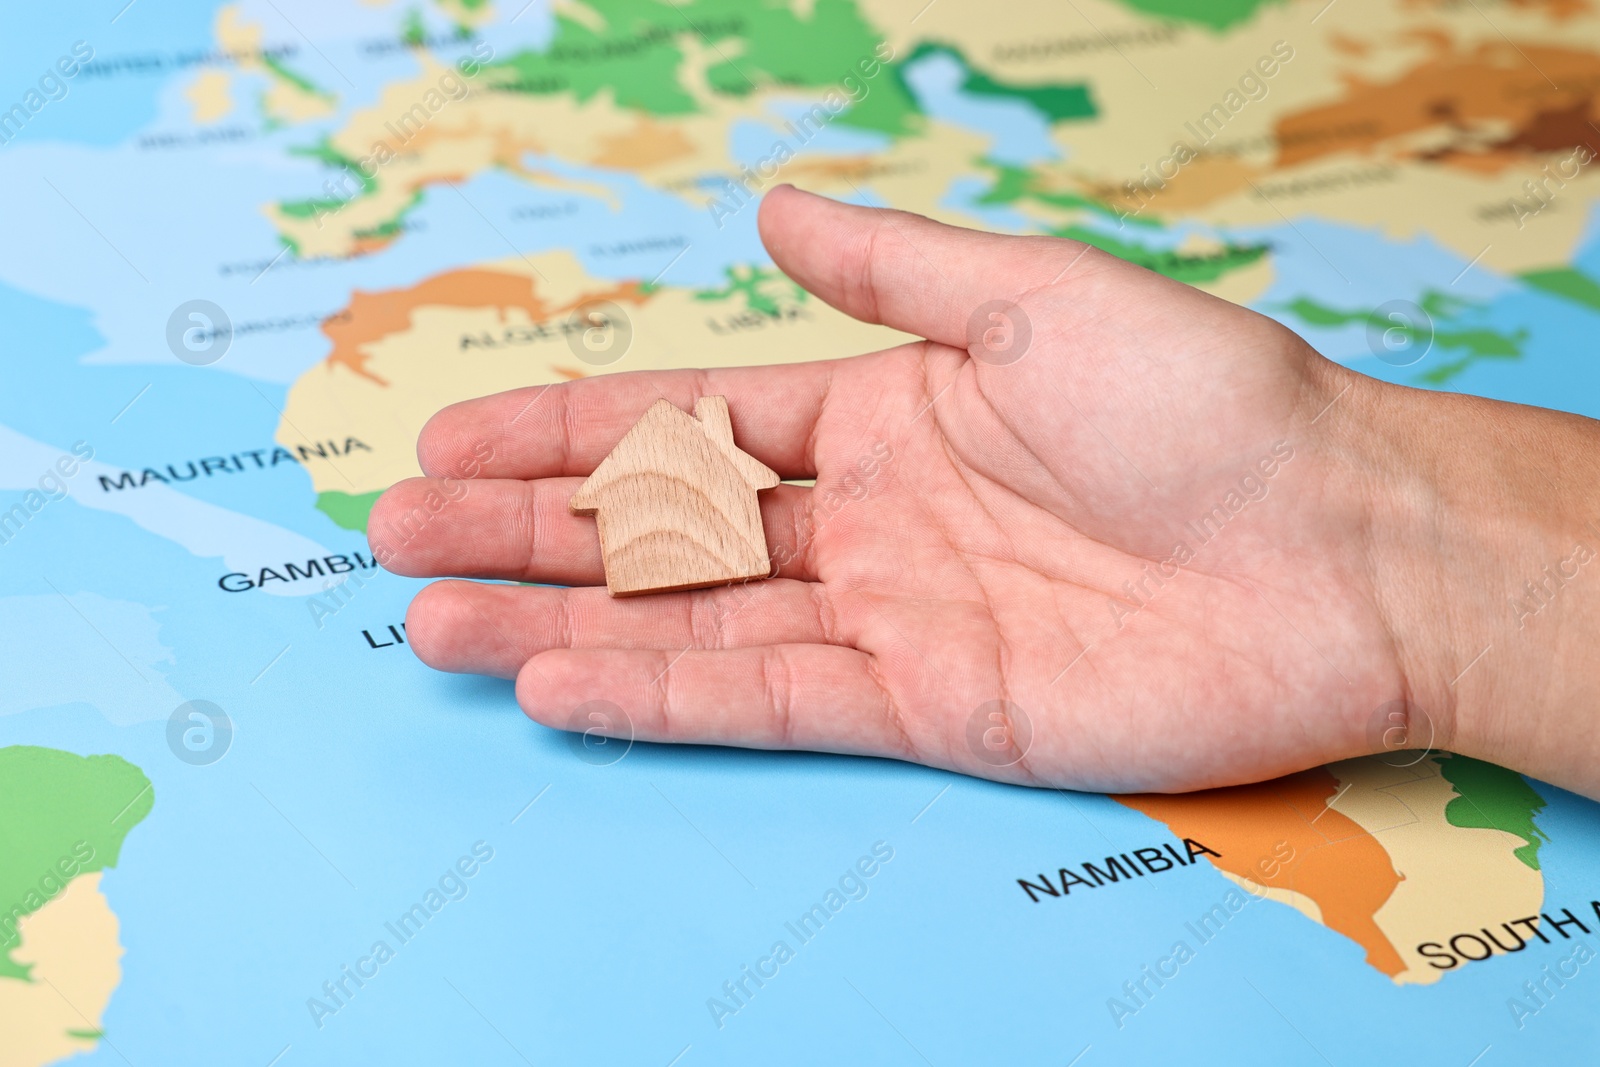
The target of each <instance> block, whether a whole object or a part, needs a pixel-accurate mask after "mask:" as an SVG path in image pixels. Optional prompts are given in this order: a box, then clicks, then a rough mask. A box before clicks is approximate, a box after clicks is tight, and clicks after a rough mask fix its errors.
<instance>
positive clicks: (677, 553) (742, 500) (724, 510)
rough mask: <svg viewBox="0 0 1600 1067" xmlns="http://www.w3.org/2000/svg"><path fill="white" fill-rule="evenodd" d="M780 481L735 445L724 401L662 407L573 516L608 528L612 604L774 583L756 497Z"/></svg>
mask: <svg viewBox="0 0 1600 1067" xmlns="http://www.w3.org/2000/svg"><path fill="white" fill-rule="evenodd" d="M778 481H779V479H778V475H777V474H776V473H775V472H774V471H772V470H771V469H769V468H768V467H766V466H765V465H764V464H762V463H760V462H758V461H757V460H756V459H755V458H753V457H752V456H750V455H748V454H746V453H744V452H741V451H740V450H739V447H738V446H737V445H735V444H734V443H733V421H732V419H731V418H729V415H728V401H727V399H726V398H725V397H720V396H707V397H701V398H700V399H699V400H698V401H696V402H695V405H694V415H693V416H690V415H688V414H687V413H685V412H684V411H682V410H680V409H678V408H677V407H674V406H673V405H672V404H671V403H670V402H669V401H667V400H657V401H656V402H655V403H654V404H652V405H650V409H649V410H648V411H646V412H645V413H644V415H643V416H642V417H641V418H640V419H639V421H638V422H636V423H634V424H633V428H632V429H631V430H629V431H628V432H627V433H626V434H625V435H623V438H622V440H621V441H619V442H618V443H617V447H616V448H613V449H612V450H611V454H610V455H608V456H606V458H605V459H604V460H602V461H601V462H600V465H599V466H598V467H596V468H595V471H594V473H593V474H591V475H590V476H589V478H588V480H587V481H585V482H584V483H583V484H582V485H581V486H579V487H578V491H577V492H575V493H573V494H572V500H571V503H570V504H569V505H568V506H569V507H570V508H571V509H572V511H573V512H574V513H575V514H578V515H593V516H595V520H596V522H597V523H598V524H599V527H600V554H601V556H602V557H603V559H604V561H605V570H606V590H607V591H608V592H609V593H610V594H611V595H612V596H633V595H634V594H637V593H662V592H667V591H669V590H675V589H699V588H702V587H704V586H710V585H726V584H727V583H729V582H738V581H745V580H748V579H751V578H765V577H767V576H768V575H769V574H770V572H771V566H772V565H771V562H770V561H769V560H768V558H767V537H766V532H765V531H764V530H763V529H762V527H761V506H760V502H759V501H758V500H757V498H756V492H757V491H758V490H761V489H771V488H773V487H774V486H776V485H777V484H778Z"/></svg>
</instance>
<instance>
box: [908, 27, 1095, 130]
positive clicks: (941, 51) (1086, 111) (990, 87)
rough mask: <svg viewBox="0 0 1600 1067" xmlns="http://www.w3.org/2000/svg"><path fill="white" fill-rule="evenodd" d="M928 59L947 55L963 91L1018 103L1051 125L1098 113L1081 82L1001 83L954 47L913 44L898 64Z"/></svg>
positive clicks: (1086, 88)
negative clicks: (958, 72)
mask: <svg viewBox="0 0 1600 1067" xmlns="http://www.w3.org/2000/svg"><path fill="white" fill-rule="evenodd" d="M928 56H948V57H949V58H951V59H953V60H955V61H956V62H957V63H958V64H960V66H961V69H962V70H963V71H964V72H965V75H966V77H965V80H964V81H963V82H962V84H961V89H962V91H963V92H968V93H972V94H974V95H976V96H995V97H1000V98H1001V99H1005V100H1019V101H1021V102H1023V103H1025V104H1028V105H1030V106H1032V107H1033V108H1035V109H1036V110H1038V111H1040V112H1042V113H1043V114H1044V116H1045V117H1046V118H1048V119H1049V120H1050V121H1051V122H1065V121H1068V120H1070V119H1092V118H1094V117H1095V116H1096V115H1098V114H1099V110H1098V109H1097V108H1096V107H1095V106H1094V98H1093V97H1091V96H1090V95H1089V86H1088V85H1086V84H1084V83H1082V82H1072V83H1062V84H1045V85H1018V84H1015V83H1012V82H1002V81H998V80H996V79H994V78H991V77H989V76H988V75H987V74H984V73H983V72H982V71H980V70H978V69H976V68H975V67H973V65H972V64H971V63H969V62H967V57H966V56H965V55H963V54H962V52H961V50H960V49H958V48H956V47H955V46H954V45H948V44H934V43H923V44H919V45H917V47H916V49H915V51H913V52H912V53H911V54H910V55H909V56H907V57H906V59H905V61H904V63H902V64H901V65H900V68H899V69H900V70H904V69H905V68H906V67H909V66H910V65H911V64H913V63H915V62H917V61H918V60H919V59H925V58H927V57H928Z"/></svg>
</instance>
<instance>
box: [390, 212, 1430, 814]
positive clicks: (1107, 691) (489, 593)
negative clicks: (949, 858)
mask: <svg viewBox="0 0 1600 1067" xmlns="http://www.w3.org/2000/svg"><path fill="white" fill-rule="evenodd" d="M761 226H762V234H763V238H764V240H765V241H766V244H767V247H768V249H769V250H770V252H771V253H772V255H773V257H774V258H775V260H776V261H777V263H778V265H779V266H780V267H781V268H782V269H783V270H784V271H785V272H787V273H788V274H789V275H790V276H791V277H793V278H794V279H795V280H797V281H798V282H799V283H800V284H802V285H804V286H805V287H806V288H807V289H808V290H810V291H811V292H813V293H815V294H816V295H817V296H819V297H821V298H822V299H823V300H825V301H827V302H828V303H830V304H833V305H834V306H836V307H838V308H840V309H842V310H843V311H845V312H847V313H849V314H851V315H853V316H855V317H857V318H860V319H863V320H866V321H869V322H875V323H883V324H885V325H888V326H891V327H894V328H896V329H900V330H903V331H906V332H908V333H911V334H914V335H916V336H918V337H923V338H926V339H927V340H926V341H925V342H920V343H914V344H909V345H905V346H902V347H899V348H896V349H892V350H890V351H886V352H879V353H876V354H872V355H864V356H858V357H855V358H850V359H839V360H831V361H823V362H815V363H804V364H795V365H788V366H781V367H752V368H741V369H735V370H721V371H705V372H697V371H667V372H641V373H632V374H616V375H611V376H606V377H599V378H591V379H584V380H580V381H575V382H570V383H566V384H562V385H557V386H552V387H548V388H542V389H526V390H518V391H514V392H511V393H505V394H501V395H498V396H492V397H486V398H483V399H479V400H473V401H469V402H467V403H464V404H458V405H455V406H453V407H450V408H448V409H446V410H445V411H442V412H440V413H439V414H438V415H437V416H435V417H434V419H433V420H432V421H431V422H430V423H429V424H428V426H427V428H426V429H425V430H424V432H423V435H422V439H421V441H420V443H419V446H418V447H419V455H420V458H421V462H422V467H423V470H424V471H425V472H427V474H428V475H430V477H428V478H421V479H412V480H410V481H407V482H402V483H400V484H399V485H397V486H395V487H394V488H393V489H391V490H390V491H389V492H388V493H386V494H385V495H384V497H383V498H382V500H380V501H379V503H378V505H377V507H376V509H375V510H374V513H373V516H372V523H371V530H372V531H373V532H372V539H373V546H374V550H375V551H376V552H378V553H379V554H380V558H382V559H384V560H385V563H386V565H387V566H388V567H389V569H391V570H394V571H397V572H399V573H402V574H410V575H418V576H445V575H450V576H456V577H465V578H497V579H514V580H517V581H523V582H542V583H554V584H557V585H562V586H569V587H570V588H543V587H537V586H519V585H499V584H491V585H485V584H480V583H474V582H463V581H446V582H440V583H436V584H435V585H433V586H430V587H429V588H427V589H425V590H424V591H423V592H422V593H421V594H420V595H419V596H418V597H417V598H416V600H415V601H414V603H413V604H412V607H411V610H410V614H409V616H408V618H407V630H408V634H409V636H410V640H411V642H412V645H413V647H414V648H415V649H416V651H417V654H418V655H419V656H421V658H422V659H423V660H424V661H425V662H427V663H429V664H431V665H433V666H435V667H438V668H441V669H444V670H451V671H465V672H478V673H485V674H494V675H500V676H503V677H513V676H514V677H516V679H517V698H518V701H519V702H520V703H521V705H522V707H523V708H524V710H526V712H527V713H528V714H529V715H530V716H532V717H533V718H535V719H537V720H539V721H540V722H543V723H546V724H549V725H553V726H557V727H562V728H566V727H569V726H570V725H572V724H573V715H574V712H575V709H578V708H580V706H585V705H589V706H594V705H590V704H589V702H592V701H607V702H610V703H611V704H614V705H615V706H616V707H617V708H619V709H620V713H621V719H622V720H623V721H621V722H618V723H617V726H618V728H619V729H620V730H621V731H622V732H628V731H631V732H632V733H633V734H634V735H635V736H637V737H639V738H642V739H648V740H662V741H693V742H712V743H721V744H732V745H744V746H750V747H759V748H805V749H818V750H827V751H834V752H853V753H870V754H875V755H883V756H891V757H896V758H900V759H906V760H914V761H917V762H921V763H928V764H933V765H936V766H941V767H948V768H954V769H957V770H961V771H966V772H969V773H974V774H979V775H983V776H986V777H993V778H1000V779H1004V780H1010V781H1019V782H1024V783H1030V784H1041V785H1055V786H1063V787H1076V788H1093V789H1106V790H1128V789H1159V790H1175V789H1189V788H1197V787H1202V786H1210V785H1220V784H1226V783H1232V782H1239V781H1245V780H1254V779H1259V778H1262V777H1267V776H1271V775H1275V774H1280V773H1284V772H1287V771H1291V770H1295V769H1299V768H1303V767H1306V766H1309V765H1312V764H1315V763H1319V762H1323V761H1326V760H1328V759H1334V758H1339V757H1342V756H1348V755H1353V754H1356V753H1359V752H1362V751H1368V750H1370V748H1371V742H1372V736H1371V730H1370V724H1371V723H1372V722H1373V721H1374V719H1373V717H1374V714H1375V713H1376V712H1378V711H1379V709H1381V708H1382V707H1383V706H1385V704H1386V702H1389V701H1394V700H1396V699H1398V698H1403V697H1404V695H1405V692H1406V683H1405V677H1404V671H1403V668H1402V663H1401V655H1400V653H1399V651H1397V643H1396V640H1395V638H1394V637H1393V636H1392V633H1391V630H1392V627H1391V626H1390V624H1389V623H1388V621H1387V618H1386V614H1385V611H1384V605H1383V601H1382V597H1381V596H1380V595H1379V585H1380V583H1379V576H1378V575H1375V573H1374V568H1373V566H1372V555H1371V551H1370V549H1371V546H1370V540H1371V539H1370V537H1369V536H1368V530H1369V526H1370V515H1369V513H1368V511H1369V509H1368V507H1367V505H1366V503H1365V500H1366V499H1367V495H1368V494H1367V490H1366V487H1365V486H1363V485H1362V484H1361V479H1359V478H1357V477H1356V476H1354V475H1352V474H1351V473H1349V472H1350V471H1351V470H1352V469H1353V468H1352V465H1351V464H1349V463H1348V462H1346V457H1345V455H1344V452H1345V451H1346V450H1347V449H1348V448H1349V447H1350V446H1349V440H1350V435H1349V434H1348V433H1342V432H1341V431H1340V430H1339V429H1338V427H1339V426H1340V425H1341V418H1342V417H1343V414H1344V412H1343V410H1342V409H1343V408H1344V407H1345V406H1346V405H1349V404H1351V403H1353V402H1354V401H1353V400H1352V399H1351V398H1350V397H1348V396H1347V395H1346V394H1347V393H1349V392H1350V391H1351V390H1352V389H1359V388H1364V387H1363V386H1361V385H1359V381H1360V380H1359V379H1358V378H1357V376H1355V375H1353V374H1351V373H1350V372H1347V371H1344V370H1343V369H1341V368H1339V367H1337V366H1336V365H1334V364H1332V363H1330V362H1328V361H1326V360H1324V359H1322V357H1320V356H1318V355H1317V354H1316V353H1315V352H1313V351H1312V350H1311V349H1310V348H1309V347H1308V346H1307V345H1306V344H1305V343H1304V342H1303V341H1302V340H1300V339H1299V338H1298V337H1296V336H1295V335H1294V334H1293V333H1291V332H1290V331H1288V330H1286V329H1284V328H1283V327H1281V326H1279V325H1278V324H1276V323H1274V322H1272V321H1271V320H1268V319H1265V318H1263V317H1261V316H1258V315H1256V314H1254V313H1252V312H1249V311H1246V310H1244V309H1242V308H1239V307H1237V306H1235V305H1232V304H1229V303H1227V302H1226V301H1223V300H1219V299H1217V298H1214V297H1211V296H1208V295H1206V294H1204V293H1201V292H1199V291H1198V290H1195V289H1192V288H1190V287H1188V286H1185V285H1183V284H1180V283H1178V282H1174V281H1171V280H1169V279H1166V278H1163V277H1161V276H1159V275H1156V274H1153V273H1150V272H1148V271H1145V270H1143V269H1141V268H1138V267H1135V266H1132V265H1130V264H1128V263H1125V262H1123V261H1121V260H1119V259H1116V258H1114V257H1112V256H1109V255H1107V254H1104V253H1102V252H1099V251H1097V250H1094V249H1091V248H1088V247H1086V246H1084V245H1080V244H1077V243H1075V242H1072V241H1067V240H1061V239H1056V238H1018V237H1002V236H991V235H986V234H980V233H976V232H972V231H966V230H960V229H956V228H952V227H948V226H943V225H940V224H938V223H934V222H931V221H929V220H927V219H924V218H920V217H918V216H914V215H907V214H903V213H898V212H887V211H878V210H872V209H867V208H858V207H850V206H845V205H840V204H836V203H833V202H831V201H827V200H824V199H822V198H819V197H814V196H810V195H809V194H804V193H800V192H798V191H796V190H793V189H789V188H780V189H778V190H775V191H773V192H772V193H770V194H769V195H768V196H767V198H766V201H765V203H764V204H763V206H762V216H761ZM719 394H720V395H724V396H726V397H727V398H728V402H729V404H730V406H731V410H732V417H733V424H734V433H735V436H736V439H737V440H738V443H739V445H740V447H742V448H743V449H745V450H746V451H748V452H749V453H751V454H752V455H754V456H755V457H756V458H758V459H759V460H761V461H762V462H763V463H765V464H767V465H768V466H769V467H771V468H773V469H774V470H776V471H777V472H778V473H779V474H780V475H781V476H782V477H784V478H785V479H790V480H793V481H801V480H807V479H815V485H814V487H807V486H801V485H792V484H785V485H781V486H779V487H778V488H777V489H775V490H772V491H771V492H768V493H764V494H762V515H763V520H764V523H765V526H766V531H767V537H768V542H769V546H770V548H771V552H772V557H773V560H774V564H775V569H776V571H777V576H776V577H775V578H774V579H772V580H769V581H761V582H752V583H747V584H744V585H739V586H733V587H728V588H723V589H712V590H701V591H696V592H689V593H672V594H663V595H658V596H646V597H639V598H632V599H622V600H617V599H612V598H610V597H609V596H607V594H606V592H605V590H604V588H603V587H602V584H601V583H603V581H604V576H603V573H602V571H601V565H600V553H599V542H598V539H597V535H596V532H595V525H594V522H593V520H592V519H589V518H582V517H578V516H574V515H572V514H570V513H569V511H568V507H567V504H568V500H569V498H570V497H571V495H572V493H573V490H574V489H575V488H576V487H577V486H578V485H579V484H580V483H581V481H582V479H583V478H584V476H586V475H588V474H589V473H590V472H591V471H592V470H593V469H594V467H595V466H596V464H597V463H598V462H599V461H600V460H601V459H602V458H603V457H604V456H605V454H606V453H607V452H608V451H609V450H610V449H611V448H612V446H614V445H615V444H616V442H617V441H618V440H619V439H620V438H621V436H622V435H623V433H624V432H626V430H627V429H628V427H629V426H630V425H631V424H632V423H633V421H634V420H635V419H637V418H638V416H639V415H640V414H641V413H642V412H643V411H644V410H645V409H646V408H647V407H648V406H649V405H650V403H651V402H653V401H654V400H656V399H657V398H658V397H665V398H667V399H668V400H670V401H671V402H672V403H674V404H677V405H678V406H679V407H681V408H683V409H685V410H689V409H691V408H692V407H693V404H694V401H695V400H696V399H697V398H698V397H700V396H704V395H719ZM463 472H465V473H467V474H469V475H470V476H471V477H470V478H469V479H468V480H466V481H465V482H463V481H459V480H452V481H443V480H441V479H447V478H452V476H454V477H456V478H459V477H460V475H461V474H462V473H463ZM430 494H433V495H432V496H431V497H430ZM441 499H443V500H447V501H448V504H447V505H445V506H441V507H433V506H431V504H432V502H434V501H438V500H441ZM418 509H421V510H423V511H424V512H426V513H427V514H428V515H429V516H430V521H427V522H425V523H422V524H420V525H419V526H416V527H415V529H414V532H413V533H412V534H410V535H408V536H407V537H405V538H399V537H396V536H393V533H392V532H393V531H395V530H398V529H402V528H406V526H405V522H404V520H405V517H406V516H407V515H408V514H413V513H415V512H416V511H417V510H418ZM386 531H388V532H386ZM579 725H580V726H585V725H588V724H587V723H580V724H579Z"/></svg>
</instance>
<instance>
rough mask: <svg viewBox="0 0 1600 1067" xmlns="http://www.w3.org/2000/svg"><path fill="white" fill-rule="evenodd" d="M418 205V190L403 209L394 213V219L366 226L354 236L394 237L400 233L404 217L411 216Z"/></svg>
mask: <svg viewBox="0 0 1600 1067" xmlns="http://www.w3.org/2000/svg"><path fill="white" fill-rule="evenodd" d="M420 203H422V190H421V189H418V190H417V191H416V192H414V193H412V194H411V199H410V200H408V201H406V205H405V207H403V208H401V209H400V210H399V211H397V212H395V213H394V218H391V219H387V220H385V221H383V222H380V223H378V225H376V226H368V227H366V228H365V229H361V230H356V231H355V236H357V237H362V238H388V237H394V236H395V235H396V234H398V233H399V232H400V229H401V227H403V226H404V225H405V221H406V216H407V215H409V214H411V212H412V211H413V210H415V209H416V207H417V205H418V204H420Z"/></svg>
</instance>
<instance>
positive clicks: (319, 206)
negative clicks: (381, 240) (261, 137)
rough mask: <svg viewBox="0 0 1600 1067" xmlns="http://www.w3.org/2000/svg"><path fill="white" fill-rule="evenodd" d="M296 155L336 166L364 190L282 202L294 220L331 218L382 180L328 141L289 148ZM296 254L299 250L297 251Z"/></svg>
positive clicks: (291, 153) (406, 208) (366, 194)
mask: <svg viewBox="0 0 1600 1067" xmlns="http://www.w3.org/2000/svg"><path fill="white" fill-rule="evenodd" d="M289 154H290V155H292V156H303V157H305V158H306V159H315V160H317V161H318V162H319V163H322V164H323V165H324V166H328V167H332V168H334V169H335V170H339V171H342V172H345V173H347V174H348V175H349V176H350V177H353V178H355V179H356V181H358V182H360V183H361V191H360V192H357V193H353V194H352V195H351V196H350V197H349V198H348V199H344V200H341V199H339V198H338V197H322V196H314V197H310V198H309V199H306V200H283V201H280V202H279V203H278V210H279V211H281V212H283V213H284V214H285V215H287V216H289V217H290V218H292V219H314V218H316V217H317V216H319V215H331V214H333V213H335V212H337V211H338V210H339V209H340V208H343V207H344V206H345V205H346V204H348V203H349V202H350V201H351V200H355V199H358V198H360V197H364V196H370V195H371V194H372V193H373V192H374V191H376V190H377V188H378V179H377V178H376V177H373V176H371V175H368V174H367V173H365V172H364V171H363V170H362V169H361V166H360V164H359V163H357V162H356V161H355V160H353V159H351V158H350V157H349V156H347V155H345V154H344V153H342V152H340V151H339V150H338V149H337V148H335V147H333V144H332V142H330V141H328V140H327V139H324V140H322V141H321V142H320V143H318V144H314V145H309V146H302V147H300V148H291V149H289ZM413 206H415V201H413V202H412V203H411V204H407V205H406V207H405V208H404V209H402V214H403V213H404V212H405V211H409V210H410V209H411V208H412V207H413ZM295 251H296V254H298V252H299V250H298V249H296V250H295Z"/></svg>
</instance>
